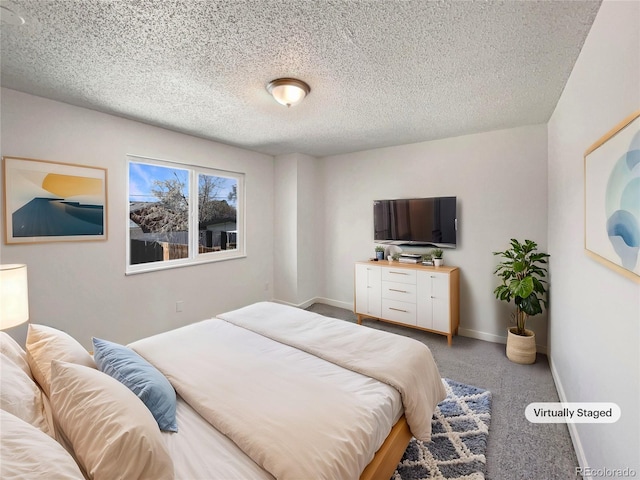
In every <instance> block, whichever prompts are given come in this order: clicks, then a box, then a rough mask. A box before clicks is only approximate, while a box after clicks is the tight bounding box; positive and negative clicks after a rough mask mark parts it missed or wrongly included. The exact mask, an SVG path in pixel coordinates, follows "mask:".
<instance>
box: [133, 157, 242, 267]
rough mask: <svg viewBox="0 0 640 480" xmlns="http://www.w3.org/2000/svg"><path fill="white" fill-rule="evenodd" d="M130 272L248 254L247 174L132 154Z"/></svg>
mask: <svg viewBox="0 0 640 480" xmlns="http://www.w3.org/2000/svg"><path fill="white" fill-rule="evenodd" d="M127 164H128V175H129V178H128V180H129V181H128V188H127V198H128V201H129V212H128V219H127V222H128V223H127V269H126V273H138V272H147V271H151V270H158V269H163V268H171V267H179V266H184V265H191V264H196V263H203V262H212V261H217V260H226V259H229V258H238V257H243V256H244V227H243V219H244V211H243V209H244V205H243V202H242V199H243V198H244V197H243V191H244V175H243V174H242V173H235V172H226V171H222V170H214V169H210V168H204V167H196V166H191V165H183V164H180V163H173V162H166V161H160V160H153V159H149V158H143V157H137V156H133V155H130V156H129V158H128V161H127Z"/></svg>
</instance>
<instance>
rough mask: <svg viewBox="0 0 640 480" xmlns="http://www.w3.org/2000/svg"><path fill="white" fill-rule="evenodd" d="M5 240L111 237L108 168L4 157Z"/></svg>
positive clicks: (44, 240)
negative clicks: (108, 222) (108, 205)
mask: <svg viewBox="0 0 640 480" xmlns="http://www.w3.org/2000/svg"><path fill="white" fill-rule="evenodd" d="M3 161H4V200H5V212H4V218H5V242H6V243H37V242H60V241H78V240H106V238H107V220H106V219H107V170H106V169H105V168H96V167H86V166H82V165H72V164H68V163H57V162H49V161H44V160H34V159H30V158H19V157H3Z"/></svg>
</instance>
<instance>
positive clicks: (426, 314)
mask: <svg viewBox="0 0 640 480" xmlns="http://www.w3.org/2000/svg"><path fill="white" fill-rule="evenodd" d="M459 303H460V271H459V269H458V268H457V267H446V266H442V267H430V266H425V265H420V264H407V263H399V262H372V261H367V262H357V263H356V266H355V302H354V304H355V305H354V306H355V308H354V312H355V314H356V315H357V318H358V324H362V319H363V318H374V319H378V320H381V321H384V322H389V323H394V324H398V325H403V326H407V327H411V328H416V329H418V330H425V331H427V332H433V333H437V334H440V335H446V337H447V343H448V344H449V345H451V343H452V338H453V335H457V334H458V325H459V323H460V308H459Z"/></svg>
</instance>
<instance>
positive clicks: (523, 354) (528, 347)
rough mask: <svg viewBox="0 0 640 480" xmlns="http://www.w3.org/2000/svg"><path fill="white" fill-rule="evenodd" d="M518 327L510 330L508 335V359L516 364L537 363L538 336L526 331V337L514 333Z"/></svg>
mask: <svg viewBox="0 0 640 480" xmlns="http://www.w3.org/2000/svg"><path fill="white" fill-rule="evenodd" d="M515 330H516V327H513V328H510V329H509V331H508V335H507V358H508V359H509V360H511V361H512V362H515V363H521V364H523V365H528V364H530V363H534V362H535V361H536V334H535V333H534V332H533V331H532V330H527V329H525V333H526V334H527V336H526V337H523V336H522V335H516V334H515V333H513V332H514V331H515Z"/></svg>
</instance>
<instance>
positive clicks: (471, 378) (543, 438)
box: [307, 303, 578, 480]
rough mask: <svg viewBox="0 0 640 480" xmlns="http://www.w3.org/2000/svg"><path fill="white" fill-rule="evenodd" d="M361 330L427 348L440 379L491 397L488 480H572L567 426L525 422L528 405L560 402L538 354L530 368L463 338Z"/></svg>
mask: <svg viewBox="0 0 640 480" xmlns="http://www.w3.org/2000/svg"><path fill="white" fill-rule="evenodd" d="M307 310H310V311H313V312H316V313H319V314H321V315H326V316H330V317H334V318H341V319H343V320H348V321H351V322H355V321H356V317H355V315H354V314H353V312H351V311H349V310H345V309H342V308H336V307H331V306H329V305H324V304H319V303H316V304H314V305H312V306H310V307H309V308H308V309H307ZM363 325H366V326H367V327H372V328H378V329H380V330H386V331H389V332H393V333H397V334H400V335H405V336H409V337H412V338H415V339H416V340H419V341H421V342H423V343H424V344H426V345H427V346H428V347H429V348H430V349H431V352H432V353H433V356H434V357H435V359H436V363H437V364H438V368H439V370H440V374H441V376H443V377H447V378H451V379H453V380H457V381H458V382H463V383H467V384H471V385H475V386H477V387H480V388H484V389H487V390H489V391H490V392H491V394H492V408H491V411H492V416H491V427H490V429H489V442H488V445H487V474H486V478H487V479H490V480H530V479H545V480H556V479H558V480H564V479H575V478H576V475H575V467H576V466H577V465H578V460H577V458H576V455H575V451H574V449H573V445H572V443H571V438H570V437H569V431H568V430H567V426H566V425H565V424H562V423H559V424H553V423H548V424H543V423H539V424H532V423H529V421H527V419H526V418H525V416H524V410H525V408H526V406H527V405H528V404H529V403H531V402H558V401H559V399H558V393H557V391H556V387H555V384H554V382H553V378H552V377H551V371H550V369H549V363H548V361H547V357H546V356H545V355H541V354H538V356H537V359H536V363H534V364H533V365H518V364H516V363H513V362H511V361H509V359H507V357H506V355H505V346H504V345H502V344H498V343H491V342H485V341H482V340H476V339H473V338H467V337H460V336H457V337H454V339H453V345H452V346H451V347H448V346H447V338H446V337H444V336H442V335H436V334H432V333H428V332H422V331H419V330H413V329H410V328H406V327H401V326H397V325H391V324H388V323H383V322H377V321H375V320H365V321H364V322H363Z"/></svg>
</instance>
